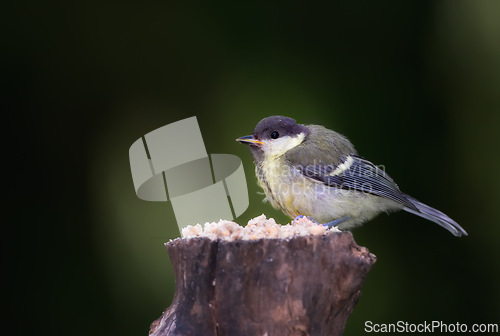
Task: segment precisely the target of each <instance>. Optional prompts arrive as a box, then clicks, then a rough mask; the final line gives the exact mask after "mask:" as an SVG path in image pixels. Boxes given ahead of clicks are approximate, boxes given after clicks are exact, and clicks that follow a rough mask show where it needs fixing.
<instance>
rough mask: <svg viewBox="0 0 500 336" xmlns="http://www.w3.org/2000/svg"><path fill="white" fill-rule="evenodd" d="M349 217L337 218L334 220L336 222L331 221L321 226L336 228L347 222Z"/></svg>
mask: <svg viewBox="0 0 500 336" xmlns="http://www.w3.org/2000/svg"><path fill="white" fill-rule="evenodd" d="M349 219H350V217H342V218H339V219H336V220H332V221H331V222H328V223H325V224H323V226H326V227H327V228H331V227H333V226H337V225H339V224H341V223H343V222H345V221H347V220H349Z"/></svg>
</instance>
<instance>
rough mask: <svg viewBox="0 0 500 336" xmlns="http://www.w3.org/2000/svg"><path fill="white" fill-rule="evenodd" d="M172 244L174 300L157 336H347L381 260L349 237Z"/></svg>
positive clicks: (153, 327)
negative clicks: (369, 277)
mask: <svg viewBox="0 0 500 336" xmlns="http://www.w3.org/2000/svg"><path fill="white" fill-rule="evenodd" d="M166 247H167V251H168V254H169V256H170V259H171V260H172V265H173V267H174V271H175V295H174V299H173V302H172V304H171V306H170V307H169V308H168V309H167V310H165V311H164V312H163V314H162V316H161V317H160V318H159V319H157V320H156V321H154V322H153V323H152V324H151V329H150V332H149V334H150V335H154V336H166V335H196V336H200V335H202V336H211V335H214V336H215V335H230V336H232V335H268V336H276V335H287V336H289V335H329V336H331V335H342V333H343V331H344V328H345V324H346V322H347V319H348V317H349V315H350V314H351V312H352V310H353V309H354V306H355V305H356V303H357V301H358V299H359V296H360V295H361V285H362V283H363V281H364V279H365V276H366V274H367V273H368V271H369V270H370V268H371V265H372V264H373V263H374V262H375V260H376V257H375V255H373V254H371V253H369V252H368V250H367V249H366V248H364V247H359V246H358V245H357V244H356V243H355V242H354V240H353V238H352V235H351V233H350V232H341V233H339V232H327V233H326V234H323V235H318V236H298V237H293V238H289V239H258V240H236V241H223V240H211V239H209V238H190V239H185V238H183V239H176V240H173V241H171V242H169V243H167V244H166Z"/></svg>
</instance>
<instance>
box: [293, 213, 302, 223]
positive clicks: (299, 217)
mask: <svg viewBox="0 0 500 336" xmlns="http://www.w3.org/2000/svg"><path fill="white" fill-rule="evenodd" d="M301 218H304V215H298V216H297V217H295V218H294V219H293V221H292V223H295V221H298V220H299V219H301Z"/></svg>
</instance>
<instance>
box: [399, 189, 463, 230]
mask: <svg viewBox="0 0 500 336" xmlns="http://www.w3.org/2000/svg"><path fill="white" fill-rule="evenodd" d="M405 197H406V198H407V199H408V200H409V201H410V202H411V203H413V205H415V208H416V209H410V208H408V207H404V208H403V210H405V211H408V212H410V213H412V214H414V215H417V216H420V217H423V218H425V219H428V220H430V221H431V222H434V223H436V224H438V225H441V226H442V227H444V228H445V229H446V230H448V231H450V232H451V233H453V235H455V236H457V237H460V236H467V232H466V231H465V230H464V229H463V228H462V227H461V226H460V225H458V223H457V222H455V221H454V220H453V219H451V218H450V217H448V216H446V215H445V214H444V213H442V212H441V211H439V210H436V209H434V208H431V207H430V206H428V205H426V204H424V203H422V202H420V201H417V200H416V199H414V198H413V197H411V196H408V195H405Z"/></svg>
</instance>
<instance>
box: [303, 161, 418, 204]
mask: <svg viewBox="0 0 500 336" xmlns="http://www.w3.org/2000/svg"><path fill="white" fill-rule="evenodd" d="M350 157H351V158H352V163H351V164H350V166H349V168H348V169H346V170H344V171H342V172H340V173H338V174H332V173H334V172H335V168H336V167H335V166H321V165H309V166H306V167H300V168H299V170H301V172H302V173H303V174H304V175H305V176H307V177H309V178H312V179H315V180H317V181H320V182H323V183H325V184H326V185H328V186H331V187H336V188H340V189H349V190H356V191H360V192H366V193H369V194H372V195H377V196H380V197H385V198H388V199H391V200H393V201H396V202H398V203H401V204H402V205H404V206H405V207H407V208H409V209H413V210H418V209H417V208H416V207H415V205H413V203H412V202H410V201H409V200H408V199H407V198H406V197H405V194H403V193H402V192H401V191H400V190H399V188H398V186H397V184H396V183H395V182H394V181H393V180H392V179H391V178H390V177H389V175H387V174H386V173H385V172H384V171H383V170H382V169H380V168H378V167H377V166H375V165H374V164H373V163H371V162H370V161H368V160H365V159H363V158H361V157H358V156H352V155H351V156H350ZM296 168H297V167H296Z"/></svg>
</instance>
